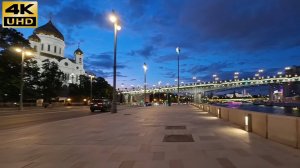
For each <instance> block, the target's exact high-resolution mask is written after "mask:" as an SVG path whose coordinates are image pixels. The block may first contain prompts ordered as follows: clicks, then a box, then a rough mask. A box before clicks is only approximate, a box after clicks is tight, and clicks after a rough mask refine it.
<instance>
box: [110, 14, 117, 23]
mask: <svg viewBox="0 0 300 168" xmlns="http://www.w3.org/2000/svg"><path fill="white" fill-rule="evenodd" d="M109 20H110V21H111V22H112V23H116V22H117V20H118V19H117V16H116V15H115V14H110V15H109Z"/></svg>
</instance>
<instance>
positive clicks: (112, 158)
mask: <svg viewBox="0 0 300 168" xmlns="http://www.w3.org/2000/svg"><path fill="white" fill-rule="evenodd" d="M122 156H123V154H122V153H112V154H111V155H110V157H109V159H108V161H109V162H120V161H121V159H122Z"/></svg>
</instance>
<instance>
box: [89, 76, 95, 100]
mask: <svg viewBox="0 0 300 168" xmlns="http://www.w3.org/2000/svg"><path fill="white" fill-rule="evenodd" d="M89 77H90V80H91V92H90V99H91V100H92V99H93V78H94V77H95V76H93V75H89Z"/></svg>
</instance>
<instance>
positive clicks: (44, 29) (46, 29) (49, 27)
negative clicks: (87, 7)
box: [34, 20, 64, 41]
mask: <svg viewBox="0 0 300 168" xmlns="http://www.w3.org/2000/svg"><path fill="white" fill-rule="evenodd" d="M34 33H35V34H45V35H53V36H54V37H57V38H59V39H61V40H63V41H64V36H63V35H62V34H61V32H60V31H59V30H58V29H57V28H56V27H55V26H54V25H53V23H52V22H51V20H50V21H49V22H48V23H46V24H45V25H43V26H41V27H38V28H36V29H35V30H34Z"/></svg>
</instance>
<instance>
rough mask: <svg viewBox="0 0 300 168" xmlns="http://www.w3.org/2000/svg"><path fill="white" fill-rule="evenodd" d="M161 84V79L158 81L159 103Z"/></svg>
mask: <svg viewBox="0 0 300 168" xmlns="http://www.w3.org/2000/svg"><path fill="white" fill-rule="evenodd" d="M160 84H161V81H158V104H160Z"/></svg>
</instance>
